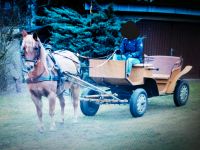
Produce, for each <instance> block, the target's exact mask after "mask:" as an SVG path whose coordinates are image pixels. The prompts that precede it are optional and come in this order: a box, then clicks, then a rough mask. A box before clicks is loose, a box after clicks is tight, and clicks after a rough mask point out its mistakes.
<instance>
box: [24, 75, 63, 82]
mask: <svg viewBox="0 0 200 150" xmlns="http://www.w3.org/2000/svg"><path fill="white" fill-rule="evenodd" d="M59 79H60V78H59V77H58V76H51V75H49V76H48V77H44V76H40V77H39V78H28V79H26V82H27V83H38V82H42V81H58V80H59Z"/></svg>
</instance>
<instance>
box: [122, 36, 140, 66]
mask: <svg viewBox="0 0 200 150" xmlns="http://www.w3.org/2000/svg"><path fill="white" fill-rule="evenodd" d="M120 51H121V53H122V54H123V55H125V56H126V58H129V57H131V58H138V59H139V60H140V62H142V60H143V39H142V38H137V39H133V40H129V39H127V38H124V39H123V40H122V43H121V45H120Z"/></svg>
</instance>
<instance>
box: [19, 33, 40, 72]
mask: <svg viewBox="0 0 200 150" xmlns="http://www.w3.org/2000/svg"><path fill="white" fill-rule="evenodd" d="M22 35H23V41H22V46H21V49H22V53H23V56H24V60H25V66H26V68H27V71H28V72H30V71H32V70H33V69H34V67H35V66H36V64H37V63H38V61H39V59H40V55H41V50H40V49H41V46H42V45H41V42H40V40H39V38H38V36H37V34H35V33H34V34H33V35H32V34H27V33H26V32H25V31H23V32H22Z"/></svg>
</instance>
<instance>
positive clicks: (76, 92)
mask: <svg viewBox="0 0 200 150" xmlns="http://www.w3.org/2000/svg"><path fill="white" fill-rule="evenodd" d="M71 92H72V99H73V106H74V122H77V121H78V106H79V101H80V100H79V94H80V86H79V85H78V84H73V85H72V91H71Z"/></svg>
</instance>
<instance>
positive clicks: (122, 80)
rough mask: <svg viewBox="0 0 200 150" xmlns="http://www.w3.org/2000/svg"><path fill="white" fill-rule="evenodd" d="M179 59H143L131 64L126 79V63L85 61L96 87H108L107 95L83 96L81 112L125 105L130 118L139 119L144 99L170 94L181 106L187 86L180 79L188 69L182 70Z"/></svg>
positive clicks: (85, 112) (94, 91)
mask: <svg viewBox="0 0 200 150" xmlns="http://www.w3.org/2000/svg"><path fill="white" fill-rule="evenodd" d="M182 62H183V61H182V58H181V57H173V56H146V57H145V58H144V63H142V64H137V65H134V66H133V68H132V70H131V74H130V76H127V74H126V61H118V60H99V59H91V60H90V61H89V64H90V70H89V76H90V77H91V78H92V79H93V80H94V81H95V82H96V83H97V84H98V85H104V86H106V87H108V88H109V90H110V91H111V93H110V94H109V93H107V92H103V93H102V92H99V91H98V89H97V90H95V89H93V90H89V91H87V92H86V93H84V94H83V96H82V100H83V101H81V110H82V112H83V113H84V114H85V115H88V116H92V115H95V114H96V112H97V111H98V108H99V104H103V103H111V104H113V103H114V104H116V103H119V104H120V103H128V104H129V105H130V112H131V114H132V115H133V116H134V117H140V116H142V115H143V114H144V113H145V111H146V107H147V102H148V101H147V98H149V97H153V96H159V95H163V94H174V103H175V105H176V106H182V105H184V104H185V103H186V102H187V100H188V96H189V85H188V83H187V82H186V81H184V80H180V77H182V76H183V75H184V74H186V73H188V72H189V71H190V70H191V68H192V66H186V67H185V68H184V69H183V70H182Z"/></svg>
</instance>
